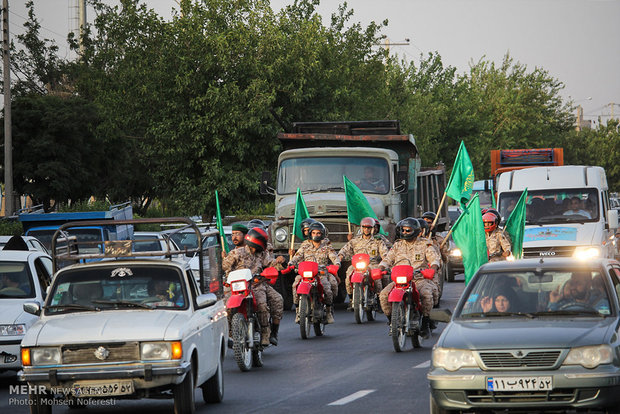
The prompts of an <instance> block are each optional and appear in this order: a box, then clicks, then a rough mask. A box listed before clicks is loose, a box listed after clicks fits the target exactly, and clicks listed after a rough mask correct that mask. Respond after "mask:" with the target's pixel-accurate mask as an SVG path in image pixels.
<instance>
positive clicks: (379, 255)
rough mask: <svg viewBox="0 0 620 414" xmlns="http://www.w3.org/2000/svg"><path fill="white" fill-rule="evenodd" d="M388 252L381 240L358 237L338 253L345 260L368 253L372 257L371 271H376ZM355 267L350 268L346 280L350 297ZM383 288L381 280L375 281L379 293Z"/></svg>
mask: <svg viewBox="0 0 620 414" xmlns="http://www.w3.org/2000/svg"><path fill="white" fill-rule="evenodd" d="M387 252H388V248H387V246H386V245H385V243H384V242H383V240H382V239H380V238H375V237H372V236H371V237H370V238H369V239H365V238H364V237H363V236H361V235H360V236H357V237H355V238H353V239H351V240H349V242H348V243H347V244H345V245H344V246H342V249H340V251H339V252H338V256H340V257H342V258H343V259H344V260H350V259H351V258H352V257H353V255H356V254H359V253H366V254H368V255H369V256H370V265H369V266H368V268H369V269H376V268H378V267H379V262H380V261H381V259H383V258H384V257H385V255H386V254H387ZM354 270H355V269H354V268H353V265H351V266H349V267H348V269H347V277H346V279H345V280H344V285H345V287H346V289H347V293H348V294H349V295H353V286H351V275H352V274H353V272H354ZM382 288H383V285H382V284H381V279H379V280H375V289H376V291H377V292H380V291H381V289H382Z"/></svg>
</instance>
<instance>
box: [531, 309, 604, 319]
mask: <svg viewBox="0 0 620 414" xmlns="http://www.w3.org/2000/svg"><path fill="white" fill-rule="evenodd" d="M535 315H537V316H548V315H554V316H556V315H569V316H584V315H587V316H600V317H603V318H604V317H605V315H603V314H601V313H599V312H597V311H595V310H590V309H580V310H550V311H545V312H536V313H535Z"/></svg>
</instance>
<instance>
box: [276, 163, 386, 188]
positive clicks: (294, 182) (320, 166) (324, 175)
mask: <svg viewBox="0 0 620 414" xmlns="http://www.w3.org/2000/svg"><path fill="white" fill-rule="evenodd" d="M389 173H390V169H389V166H388V163H387V161H386V160H385V159H382V158H369V157H311V158H291V159H287V160H284V161H282V163H281V164H280V170H279V172H278V194H294V193H295V192H296V191H297V187H299V188H300V189H301V191H303V192H312V191H317V192H318V191H326V190H336V191H337V190H341V191H344V183H343V179H342V177H343V176H346V177H347V178H348V179H349V180H351V181H353V182H354V183H355V184H357V186H358V187H359V188H360V189H361V190H362V191H364V192H367V193H378V194H387V192H388V191H389V187H390V175H389Z"/></svg>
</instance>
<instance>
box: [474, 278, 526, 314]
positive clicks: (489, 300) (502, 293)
mask: <svg viewBox="0 0 620 414" xmlns="http://www.w3.org/2000/svg"><path fill="white" fill-rule="evenodd" d="M480 306H481V307H482V311H483V312H485V313H486V312H514V311H515V309H516V308H517V297H516V294H515V291H514V290H513V289H512V288H511V287H509V286H507V285H501V286H499V287H497V288H496V289H495V291H494V292H493V294H492V295H490V296H484V297H482V299H480Z"/></svg>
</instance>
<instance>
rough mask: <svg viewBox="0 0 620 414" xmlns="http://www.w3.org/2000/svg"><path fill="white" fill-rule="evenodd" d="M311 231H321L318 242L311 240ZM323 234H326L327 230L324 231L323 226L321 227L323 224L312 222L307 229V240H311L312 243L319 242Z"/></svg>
mask: <svg viewBox="0 0 620 414" xmlns="http://www.w3.org/2000/svg"><path fill="white" fill-rule="evenodd" d="M312 230H320V231H321V235H320V236H319V237H318V240H315V239H312ZM325 234H327V230H326V229H325V226H324V225H323V223H321V222H320V221H316V220H315V221H314V223H312V224H310V227H308V238H311V239H312V241H321V240H323V239H324V238H325Z"/></svg>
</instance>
